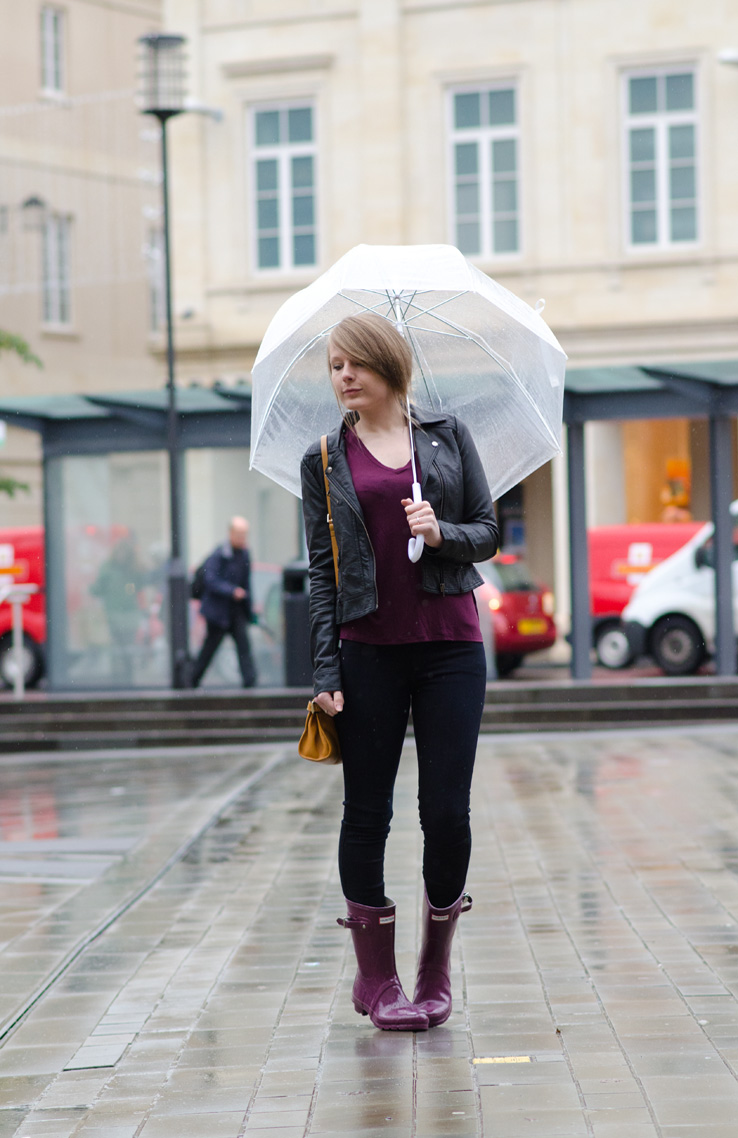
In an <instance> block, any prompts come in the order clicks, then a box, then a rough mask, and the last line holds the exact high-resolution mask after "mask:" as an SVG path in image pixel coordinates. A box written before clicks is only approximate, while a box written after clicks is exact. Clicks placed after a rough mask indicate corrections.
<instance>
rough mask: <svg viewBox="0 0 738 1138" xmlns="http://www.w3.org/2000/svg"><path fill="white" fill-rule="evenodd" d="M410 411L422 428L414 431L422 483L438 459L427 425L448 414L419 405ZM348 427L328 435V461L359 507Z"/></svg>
mask: <svg viewBox="0 0 738 1138" xmlns="http://www.w3.org/2000/svg"><path fill="white" fill-rule="evenodd" d="M410 411H411V414H412V416H413V419H414V420H415V422H416V423H417V424H418V426H419V427H420V428H421V430H419V431H413V439H414V442H415V450H416V451H417V455H418V464H419V466H420V481H421V485H422V484H423V483H424V482H425V480H426V478H427V476H428V471H429V470H430V468H431V466H432V465H433V463H434V462H436V460H437V459H438V450H439V448H438V445H435V446H434V445H433V440H432V439H431V438H430V436H429V435H428V434H427V433H426V430H425V428H426V427H433V426H436V425H438V424H439V423H443V422H445V420H446V416H445V415H444V414H443V413H442V412H441V413H437V412H433V411H423V410H421V409H420V408H419V407H415V406H414V405H412V404H411V405H410ZM347 429H348V428H347V427H346V425H345V424H344V423H341V425H340V426H339V427H336V428H335V430H333V431H331V432H330V434H329V435H328V439H327V442H328V462H329V464H330V465H331V466H332V467H333V471H332V474H333V475H334V477H336V480H337V482H338V483H339V485H340V486H341V488H342V490H343V491H344V493H346V494H348V496H349V497H350V498H352V500H354V504H355V505H356V506H357V507H358V506H359V500H358V498H357V497H356V492H355V491H354V485H353V482H352V480H351V475H350V473H349V469H348V462H347V459H346V444H345V442H344V434H345V432H346V430H347Z"/></svg>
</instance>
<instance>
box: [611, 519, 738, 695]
mask: <svg viewBox="0 0 738 1138" xmlns="http://www.w3.org/2000/svg"><path fill="white" fill-rule="evenodd" d="M730 512H731V514H732V515H733V517H736V516H737V515H738V501H737V502H733V503H732V505H731V507H730ZM712 533H713V525H712V522H707V523H706V525H704V526H702V528H701V529H700V530H699V531H698V532H697V533H696V534H695V535H694V537H693V538H691V539H690V541H688V542H687V544H686V545H683V546H682V548H681V549H678V550H677V552H676V553H673V554H672V555H671V557H667V558H666V560H665V561H662V562H661V564H660V565H657V566H656V567H655V568H654V569H652V570H651V572H650V573H647V574H646V576H645V577H644V578H643V580H642V581H641V583H640V584H639V585H638V586H637V587H636V589H635V591H634V593H633V595H632V597H631V599H630V601H629V603H628V604H627V605H626V607H625V609H624V610H623V615H622V621H623V631H624V632H625V635H626V636H627V638H628V641H629V644H630V647H631V651H632V653H633V656H634V657H636V656H643V655H649V656H652V657H653V659H654V660H655V661H656V663H657V664H658V665H659V667H660V668H663V670H664V671H665V672H666V674H667V675H668V676H686V675H688V674H690V673H691V672H696V671H697V669H698V668H699V666H700V664H701V663H702V662H703V661H704V659H705V657H706V656H709V655H712V654H713V653H714V651H715V573H714V570H713V567H712V549H713V547H712ZM735 557H736V552H735V547H734V554H733V623H734V626H735V628H736V630H737V631H738V561H736V560H735Z"/></svg>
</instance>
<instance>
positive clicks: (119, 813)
mask: <svg viewBox="0 0 738 1138" xmlns="http://www.w3.org/2000/svg"><path fill="white" fill-rule="evenodd" d="M341 790H342V788H341V779H340V772H338V771H336V770H334V769H331V770H320V769H317V770H316V769H315V768H314V767H313V766H312V765H311V764H307V763H304V762H302V761H301V760H298V759H295V758H293V757H292V754H291V752H290V749H289V748H283V749H268V748H263V749H259V748H251V749H250V748H242V749H231V750H230V751H220V752H195V751H190V752H185V751H178V752H174V753H172V754H164V753H159V754H154V753H152V754H148V755H147V754H142V753H133V752H131V753H130V754H126V755H123V754H120V753H116V754H115V755H112V756H111V755H107V756H91V757H90V756H85V757H84V758H83V759H80V758H79V757H75V756H73V755H68V756H57V757H54V759H52V760H49V759H48V757H47V758H43V759H40V758H37V759H34V758H33V757H28V758H23V759H18V758H15V759H14V760H13V762H12V763H11V762H9V761H6V760H2V761H0V803H1V804H0V839H1V840H0V1038H1V1044H0V1138H11V1136H14V1138H37V1136H38V1138H40V1136H41V1135H44V1136H51V1138H71V1136H72V1135H74V1136H76V1135H80V1136H83V1135H88V1136H94V1135H97V1136H99V1138H139V1136H142V1138H188V1136H194V1138H217V1136H219V1135H222V1136H224V1138H244V1136H247V1135H248V1136H249V1138H253V1136H254V1135H263V1136H266V1135H270V1136H272V1138H304V1136H306V1135H315V1136H319V1135H349V1134H350V1135H353V1134H362V1135H367V1136H370V1135H378V1136H379V1135H381V1136H382V1138H395V1136H397V1138H447V1136H451V1135H460V1136H462V1138H471V1136H472V1135H474V1136H477V1135H485V1136H488V1138H489V1136H491V1138H519V1136H522V1135H535V1138H554V1136H561V1138H578V1136H579V1135H582V1136H589V1138H656V1136H659V1138H676V1136H677V1135H679V1136H682V1138H728V1135H730V1138H734V1135H735V1127H736V1121H735V1120H736V1118H737V1117H738V1001H737V998H738V874H737V872H736V871H737V870H738V730H736V729H735V728H733V727H721V728H706V729H700V730H690V731H687V732H685V731H681V732H676V731H674V732H670V731H654V732H648V731H639V732H632V733H627V732H614V733H601V734H584V735H580V734H577V735H573V736H568V735H564V734H556V735H553V734H552V735H546V736H540V735H539V736H527V737H524V738H523V737H517V738H516V737H510V736H505V737H500V738H497V739H493V738H487V739H484V740H483V741H482V743H481V745H480V750H479V760H478V768H477V774H476V776H475V786H474V797H473V818H474V842H475V844H474V854H473V866H472V875H471V879H470V882H469V889H470V892H472V893H473V895H474V898H475V904H474V909H473V910H472V912H471V913H469V914H467V915H465V917H464V918H463V921H462V924H461V930H460V935H459V936H458V937H457V940H456V943H455V948H454V980H453V982H454V999H455V1003H454V1013H453V1015H452V1017H451V1019H450V1020H449V1021H448V1023H447V1024H445V1025H443V1026H442V1027H439V1028H436V1029H434V1030H432V1031H429V1032H426V1033H419V1034H418V1035H416V1036H412V1035H405V1034H400V1033H397V1034H396V1033H383V1032H378V1031H375V1030H374V1029H373V1028H372V1027H371V1026H370V1025H368V1023H367V1020H366V1019H364V1018H362V1017H358V1016H356V1014H355V1013H354V1011H353V1007H352V1005H351V1001H350V987H351V982H352V978H353V967H352V960H351V958H350V953H349V950H348V943H347V941H348V938H347V937H346V935H345V933H344V932H343V930H341V929H340V928H338V927H337V926H336V924H335V918H336V916H337V915H339V914H340V913H341V909H342V901H341V897H340V888H339V886H338V881H337V875H336V870H335V864H334V863H335V847H336V838H337V819H338V818H339V816H340V808H341V807H340V802H341ZM415 793H416V791H415V785H414V763H413V759H412V756H411V754H410V752H408V754H407V760H406V762H405V763H404V764H403V769H402V772H401V776H400V780H399V784H398V793H397V798H396V804H395V807H396V809H395V819H394V821H393V829H392V834H391V837H390V850H389V859H388V865H389V872H388V890H389V892H390V893H391V895H392V896H393V897H395V899H396V900H397V902H398V925H397V945H398V964H399V970H400V974H401V976H402V977H403V978H404V980H405V981H406V987H408V988H409V987H411V984H412V972H413V967H414V960H415V952H416V927H417V921H416V913H417V910H418V906H419V902H420V889H419V880H418V876H419V865H420V857H421V847H420V837H419V833H418V828H417V824H416V821H415V812H416V803H415Z"/></svg>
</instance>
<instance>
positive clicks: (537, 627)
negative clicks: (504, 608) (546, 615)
mask: <svg viewBox="0 0 738 1138" xmlns="http://www.w3.org/2000/svg"><path fill="white" fill-rule="evenodd" d="M547 631H548V624H547V623H546V621H545V620H541V618H540V617H530V618H529V619H527V620H519V621H518V632H519V633H520V635H521V636H540V635H541V634H542V633H544V632H547Z"/></svg>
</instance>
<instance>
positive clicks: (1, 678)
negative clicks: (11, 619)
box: [0, 632, 44, 688]
mask: <svg viewBox="0 0 738 1138" xmlns="http://www.w3.org/2000/svg"><path fill="white" fill-rule="evenodd" d="M23 674H24V680H23V682H24V684H25V686H26V687H27V688H32V687H34V686H35V685H36V684H37V683H38V681H39V680H40V679H41V677H42V675H43V674H44V654H43V650H42V648H41V645H40V644H37V643H36V641H35V640H33V639H32V638H31V637H30V636H29V635H28V633H26V632H24V633H23ZM0 683H1V684H2V685H3V687H6V688H12V687H13V684H14V683H15V654H14V652H13V634H12V632H6V633H5V635H4V636H0Z"/></svg>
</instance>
